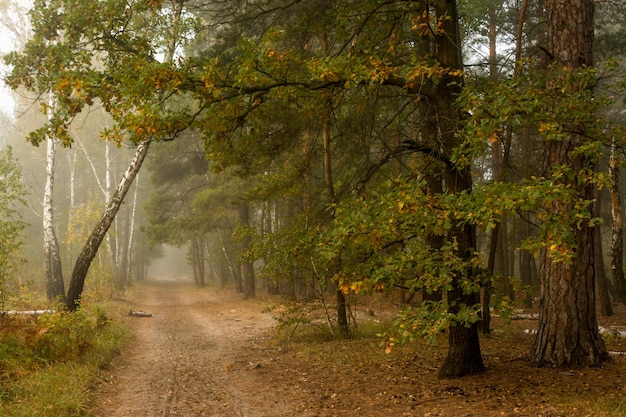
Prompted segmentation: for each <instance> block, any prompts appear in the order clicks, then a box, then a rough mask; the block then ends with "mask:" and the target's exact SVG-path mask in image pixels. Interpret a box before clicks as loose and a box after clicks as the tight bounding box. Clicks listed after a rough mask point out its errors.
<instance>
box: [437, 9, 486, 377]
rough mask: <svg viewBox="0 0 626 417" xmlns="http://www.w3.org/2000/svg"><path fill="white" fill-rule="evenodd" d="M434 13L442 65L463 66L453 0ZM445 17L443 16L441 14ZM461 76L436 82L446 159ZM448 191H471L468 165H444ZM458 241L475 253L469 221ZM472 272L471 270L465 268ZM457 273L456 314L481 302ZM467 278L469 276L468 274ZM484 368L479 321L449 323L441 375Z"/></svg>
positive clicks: (456, 231) (452, 305)
mask: <svg viewBox="0 0 626 417" xmlns="http://www.w3.org/2000/svg"><path fill="white" fill-rule="evenodd" d="M435 4H436V5H435V8H436V13H437V17H442V19H441V20H440V25H441V29H443V30H442V34H440V35H438V36H437V38H436V43H437V58H438V60H439V62H440V63H441V64H442V66H443V67H444V68H450V69H459V70H461V69H462V68H463V61H462V58H461V36H460V32H459V27H458V17H459V16H458V12H457V7H456V1H455V0H444V1H440V2H437V3H435ZM443 17H445V18H443ZM462 82H463V79H462V78H458V77H453V76H443V77H442V79H441V80H440V81H439V83H438V84H437V86H436V87H437V90H438V91H437V97H436V100H437V101H436V105H437V112H438V116H439V117H438V119H439V121H440V125H439V131H440V132H441V143H442V146H443V153H444V155H443V156H444V157H445V158H446V159H449V156H450V152H452V150H453V149H454V148H455V147H456V145H457V144H458V138H457V135H456V134H457V132H458V129H459V126H458V122H459V119H460V115H459V113H458V111H457V109H456V107H455V105H454V99H455V97H456V96H457V94H458V93H459V92H460V89H461V88H462ZM444 180H445V185H446V187H447V190H446V191H447V192H450V193H460V192H470V191H471V189H472V177H471V173H470V170H469V168H466V167H463V168H462V167H457V166H451V165H446V168H445V172H444ZM448 238H449V239H455V240H456V242H457V243H458V249H457V250H458V253H457V255H458V256H459V257H460V258H470V257H472V256H474V252H475V250H476V231H475V227H474V226H473V225H470V224H466V225H464V226H460V227H456V228H453V229H452V230H451V231H450V234H449V236H448ZM467 273H468V274H471V271H467ZM462 278H466V277H459V276H456V277H454V278H453V281H452V290H450V291H448V295H447V296H448V304H449V312H450V313H451V314H455V313H457V312H458V311H459V308H460V307H461V306H463V305H465V306H468V307H473V306H475V305H476V304H478V303H479V302H480V300H479V296H478V294H475V293H473V294H465V293H464V291H463V289H462V287H461V279H462ZM469 278H470V279H471V278H472V277H469ZM483 370H484V364H483V360H482V356H481V354H480V343H479V340H478V325H477V324H476V323H474V324H473V325H471V326H469V327H467V326H466V325H465V323H455V322H453V323H451V325H450V329H449V337H448V355H447V356H446V359H445V360H444V363H443V365H442V366H441V369H440V370H439V377H440V378H453V377H460V376H463V375H471V374H476V373H480V372H482V371H483Z"/></svg>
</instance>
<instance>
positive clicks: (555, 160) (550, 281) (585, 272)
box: [529, 0, 608, 367]
mask: <svg viewBox="0 0 626 417" xmlns="http://www.w3.org/2000/svg"><path fill="white" fill-rule="evenodd" d="M546 10H547V14H548V52H549V53H550V56H551V58H552V60H553V62H552V66H551V67H550V68H551V69H550V70H549V72H552V73H553V72H555V71H558V70H562V69H565V70H575V69H576V68H578V67H580V66H583V65H585V66H591V65H592V64H593V53H592V52H593V49H592V44H593V11H594V5H593V0H550V1H547V2H546ZM549 75H550V74H549ZM558 82H559V80H556V81H554V80H553V81H550V82H549V83H548V86H549V88H550V83H554V86H557V84H558ZM555 91H559V89H557V88H555ZM557 94H558V93H557ZM564 124H567V122H564ZM565 129H566V131H569V132H573V133H571V134H570V135H569V137H567V138H565V139H563V140H559V141H556V140H547V141H545V142H544V143H545V158H546V159H545V166H544V176H545V177H546V178H552V170H553V167H555V166H559V165H568V166H570V167H571V168H572V169H573V171H574V172H575V173H577V174H578V173H579V172H580V171H581V170H582V169H583V168H588V167H589V166H590V164H591V161H589V160H587V157H586V156H585V155H582V154H581V153H574V152H573V150H575V148H576V146H578V145H580V144H581V143H582V141H583V138H584V133H585V132H584V126H571V125H570V126H565ZM555 181H560V182H561V184H563V185H565V186H569V187H571V188H572V189H574V190H576V192H577V194H578V197H579V198H581V199H583V200H586V201H591V200H592V199H593V185H592V184H585V183H584V182H582V181H581V182H582V184H581V182H579V181H577V180H576V179H575V178H574V179H567V178H564V179H560V180H559V179H555ZM546 209H547V210H550V211H552V212H554V213H568V212H571V211H572V209H574V207H573V203H568V202H554V203H551V204H550V206H549V207H546ZM572 227H573V232H574V234H575V236H574V240H575V242H574V243H575V245H576V246H575V252H574V254H573V256H572V259H571V262H563V261H557V260H555V259H554V257H553V256H552V252H551V250H550V249H546V250H544V251H542V253H541V309H540V314H539V328H538V332H537V338H536V340H535V342H534V344H533V346H532V348H531V351H530V356H529V358H530V361H531V362H532V363H534V364H536V365H538V366H553V367H584V366H595V365H599V364H600V363H602V362H603V361H604V360H606V359H607V356H608V355H607V352H606V348H605V346H604V342H603V340H602V338H601V337H600V334H599V332H598V326H597V321H596V305H595V288H594V281H595V263H594V257H595V256H594V246H593V228H592V227H590V226H589V225H588V224H587V222H584V223H583V224H581V225H580V227H578V228H577V227H575V226H574V225H573V226H572Z"/></svg>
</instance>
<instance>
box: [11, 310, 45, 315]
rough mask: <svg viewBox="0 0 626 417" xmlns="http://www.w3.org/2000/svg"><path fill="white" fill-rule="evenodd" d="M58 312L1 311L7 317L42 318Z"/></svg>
mask: <svg viewBox="0 0 626 417" xmlns="http://www.w3.org/2000/svg"><path fill="white" fill-rule="evenodd" d="M54 313H56V310H8V311H0V314H2V315H5V316H41V315H42V314H54Z"/></svg>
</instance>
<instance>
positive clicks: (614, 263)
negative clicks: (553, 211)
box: [609, 140, 626, 304]
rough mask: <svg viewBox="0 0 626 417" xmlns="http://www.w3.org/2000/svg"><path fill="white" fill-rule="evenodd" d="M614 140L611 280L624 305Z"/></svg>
mask: <svg viewBox="0 0 626 417" xmlns="http://www.w3.org/2000/svg"><path fill="white" fill-rule="evenodd" d="M615 148H616V145H615V140H613V142H612V143H611V156H610V158H609V178H610V180H611V186H610V187H611V188H610V193H611V217H612V218H613V226H612V233H611V278H612V279H613V285H614V286H615V292H616V293H617V298H618V300H619V301H620V302H621V303H623V304H626V278H625V277H624V219H623V217H622V196H621V193H620V189H619V174H620V169H619V162H618V160H617V156H616V155H615V153H616V149H615Z"/></svg>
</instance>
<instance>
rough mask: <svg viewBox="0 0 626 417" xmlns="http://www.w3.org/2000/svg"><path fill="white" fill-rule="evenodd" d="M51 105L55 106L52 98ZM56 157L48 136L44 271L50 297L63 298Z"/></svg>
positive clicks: (53, 145)
mask: <svg viewBox="0 0 626 417" xmlns="http://www.w3.org/2000/svg"><path fill="white" fill-rule="evenodd" d="M49 105H50V107H51V108H54V105H55V102H54V99H53V98H51V99H50V102H49ZM55 159H56V142H55V138H53V137H50V136H48V137H47V138H46V185H45V188H44V196H43V215H42V219H43V236H44V273H45V276H46V290H47V291H46V292H47V296H48V299H50V300H54V299H56V298H61V299H62V298H63V297H64V296H65V287H64V283H63V271H62V269H61V255H60V251H59V242H58V240H57V237H56V233H55V231H54V173H55Z"/></svg>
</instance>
